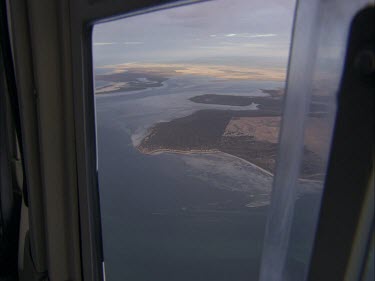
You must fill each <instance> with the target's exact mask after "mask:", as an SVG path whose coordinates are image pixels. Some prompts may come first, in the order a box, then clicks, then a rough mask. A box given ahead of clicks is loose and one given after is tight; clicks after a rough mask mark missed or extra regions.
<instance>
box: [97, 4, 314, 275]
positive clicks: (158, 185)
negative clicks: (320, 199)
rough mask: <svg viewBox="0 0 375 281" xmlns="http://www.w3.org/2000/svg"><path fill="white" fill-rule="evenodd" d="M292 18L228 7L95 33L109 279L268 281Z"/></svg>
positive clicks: (181, 11)
mask: <svg viewBox="0 0 375 281" xmlns="http://www.w3.org/2000/svg"><path fill="white" fill-rule="evenodd" d="M293 9H294V1H291V0H285V1H276V0H272V1H267V2H263V1H258V0H253V1H248V0H235V1H224V0H222V1H212V2H206V3H200V4H196V5H191V6H184V7H178V8H173V9H169V10H162V11H158V12H153V13H149V14H144V15H138V16H134V17H129V18H125V19H123V20H118V21H113V22H108V23H105V24H100V25H96V26H95V28H94V34H93V45H94V46H93V50H94V66H95V69H94V70H95V88H96V90H95V94H96V112H97V137H98V159H99V184H100V197H101V198H100V199H101V210H102V227H103V240H104V241H103V242H104V256H105V262H106V273H107V280H134V281H136V280H147V281H149V280H189V281H191V280H195V281H198V280H204V281H209V280H215V281H218V280H230V281H237V280H238V281H239V280H256V279H257V276H258V273H259V266H260V257H261V251H262V244H263V236H264V227H265V222H266V217H267V210H268V205H269V200H270V192H271V185H272V180H273V173H274V169H275V157H276V152H277V146H278V145H277V143H278V134H279V124H280V119H281V113H282V98H283V94H284V86H285V75H286V67H287V60H288V50H289V45H290V33H291V25H292V20H293ZM317 110H318V109H317ZM314 145H316V144H315V143H312V146H311V147H308V148H306V153H307V154H309V153H310V154H311V155H312V156H311V157H310V158H311V159H312V160H311V161H318V160H316V159H318V158H316V157H315V154H314V153H312V152H311V151H313V150H314ZM314 157H315V158H314ZM314 163H315V162H314ZM314 165H315V164H311V165H310V166H311V167H310V166H309V167H308V168H307V169H306V171H305V173H304V178H306V179H310V178H311V179H315V178H316V177H319V173H320V172H319V171H318V170H317V169H315V168H314V167H315V166H314ZM305 182H306V183H305V187H306V190H309V182H310V181H305Z"/></svg>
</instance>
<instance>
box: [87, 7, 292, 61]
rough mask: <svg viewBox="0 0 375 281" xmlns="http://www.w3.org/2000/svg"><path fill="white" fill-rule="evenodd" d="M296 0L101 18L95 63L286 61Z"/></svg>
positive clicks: (176, 8)
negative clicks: (114, 18) (102, 21)
mask: <svg viewBox="0 0 375 281" xmlns="http://www.w3.org/2000/svg"><path fill="white" fill-rule="evenodd" d="M294 8H295V1H294V0H213V1H207V2H203V3H198V4H192V5H186V6H182V7H175V8H171V9H165V10H160V11H156V12H151V13H147V14H142V15H137V16H132V17H127V18H123V19H120V20H116V21H112V22H107V23H102V24H97V25H95V27H94V32H93V55H94V64H95V66H103V65H108V64H121V63H196V64H200V63H203V64H220V65H239V66H249V64H252V66H255V67H256V66H258V67H261V66H263V67H272V66H275V67H281V66H283V65H284V66H285V65H286V61H287V57H288V52H289V46H290V40H291V30H292V22H293V14H294Z"/></svg>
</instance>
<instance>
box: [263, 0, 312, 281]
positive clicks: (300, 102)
mask: <svg viewBox="0 0 375 281" xmlns="http://www.w3.org/2000/svg"><path fill="white" fill-rule="evenodd" d="M318 4H319V2H318V1H308V0H307V1H306V0H300V1H298V4H297V8H296V15H295V22H294V30H293V40H292V47H291V55H290V60H289V67H288V77H287V86H286V96H285V101H284V115H283V121H282V127H281V135H280V147H279V152H278V161H277V170H276V174H275V178H274V184H273V190H272V201H271V206H270V211H269V212H270V213H269V216H268V221H267V226H266V234H265V239H264V247H263V255H262V261H261V270H260V279H259V280H261V281H276V280H283V275H284V268H285V264H286V258H287V251H288V243H289V236H290V230H291V227H292V222H293V214H294V205H295V198H296V192H297V179H298V175H299V170H300V164H301V163H300V162H301V158H302V152H303V142H304V125H305V124H304V123H305V119H306V115H307V114H308V109H309V108H308V105H309V101H310V96H311V92H312V76H313V70H314V63H315V54H316V46H317V38H316V34H317V25H318V20H317V19H318V18H319V17H318V16H317V11H318Z"/></svg>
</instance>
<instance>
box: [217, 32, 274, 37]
mask: <svg viewBox="0 0 375 281" xmlns="http://www.w3.org/2000/svg"><path fill="white" fill-rule="evenodd" d="M275 36H277V34H275V33H264V34H258V33H256V34H251V33H227V34H222V35H216V34H211V35H210V37H215V38H225V37H229V38H262V37H275Z"/></svg>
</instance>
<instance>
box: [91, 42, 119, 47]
mask: <svg viewBox="0 0 375 281" xmlns="http://www.w3.org/2000/svg"><path fill="white" fill-rule="evenodd" d="M114 44H117V43H116V42H95V43H94V46H106V45H114Z"/></svg>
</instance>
